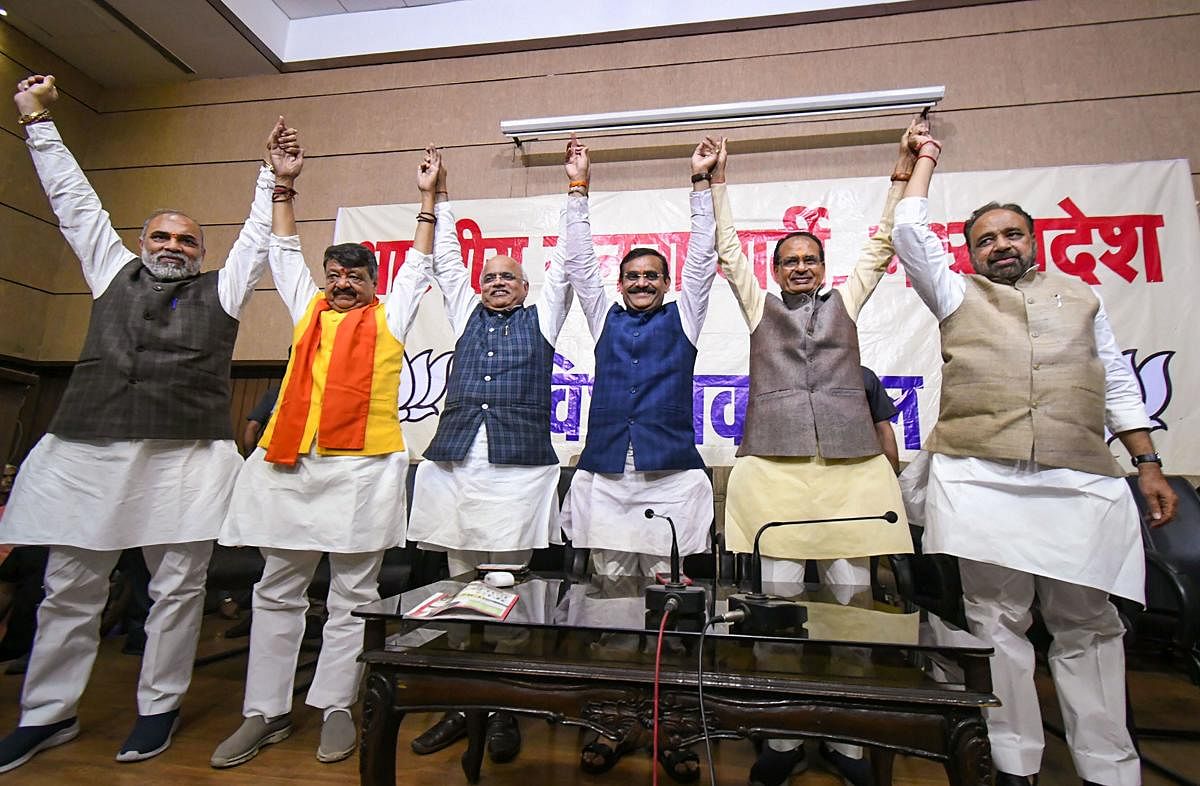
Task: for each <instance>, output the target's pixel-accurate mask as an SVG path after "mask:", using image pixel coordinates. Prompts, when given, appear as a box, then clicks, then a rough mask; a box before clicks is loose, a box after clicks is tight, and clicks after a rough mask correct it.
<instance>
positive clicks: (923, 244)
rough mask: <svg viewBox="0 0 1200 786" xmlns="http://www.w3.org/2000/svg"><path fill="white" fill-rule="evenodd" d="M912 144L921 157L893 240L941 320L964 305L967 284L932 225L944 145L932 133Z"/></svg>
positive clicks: (899, 208) (919, 136) (898, 211)
mask: <svg viewBox="0 0 1200 786" xmlns="http://www.w3.org/2000/svg"><path fill="white" fill-rule="evenodd" d="M911 145H912V146H913V147H914V148H915V149H916V150H917V158H916V161H915V163H914V164H913V169H912V175H911V176H910V177H909V179H908V184H907V185H906V186H905V187H904V198H903V199H901V200H900V204H899V205H897V206H896V228H895V229H894V230H893V232H892V236H893V243H894V244H895V246H896V255H897V256H898V257H899V258H900V264H902V265H903V266H904V272H905V273H906V274H908V279H909V281H911V282H912V286H913V290H914V291H915V292H916V293H917V295H918V296H919V297H920V298H921V300H922V301H924V303H925V305H926V306H928V307H929V310H930V311H932V312H933V316H934V317H935V318H936V319H937V320H938V321H939V322H940V321H941V320H943V319H945V318H946V317H948V316H950V315H951V314H953V313H954V311H955V310H956V309H957V308H958V307H959V306H960V305H962V300H963V294H964V292H965V291H966V286H967V285H966V282H964V281H963V280H962V278H961V277H959V276H958V275H956V274H955V273H954V271H952V270H951V269H950V265H951V264H952V263H953V262H954V259H953V258H952V257H951V256H950V254H948V253H947V252H946V250H945V249H943V248H942V241H941V239H939V238H938V236H937V235H935V234H934V233H933V230H932V229H930V228H929V201H928V199H927V197H928V195H929V181H930V180H931V179H932V178H933V168H934V166H935V165H936V164H937V160H938V156H939V155H940V154H941V149H942V146H941V145H940V144H939V143H938V142H937V141H936V140H934V139H933V138H932V137H931V136H929V135H928V132H926V133H925V134H917V135H915V136H914V137H913V138H912V141H911Z"/></svg>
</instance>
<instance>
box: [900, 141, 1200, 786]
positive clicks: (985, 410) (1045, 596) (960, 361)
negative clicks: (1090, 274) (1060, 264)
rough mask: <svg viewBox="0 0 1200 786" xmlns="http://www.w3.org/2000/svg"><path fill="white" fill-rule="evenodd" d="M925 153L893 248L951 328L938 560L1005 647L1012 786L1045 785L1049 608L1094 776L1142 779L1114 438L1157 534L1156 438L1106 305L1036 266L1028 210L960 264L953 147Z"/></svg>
mask: <svg viewBox="0 0 1200 786" xmlns="http://www.w3.org/2000/svg"><path fill="white" fill-rule="evenodd" d="M918 144H919V145H920V148H919V150H920V154H919V156H918V159H917V163H916V166H915V168H914V171H913V175H912V177H911V179H910V180H909V183H908V186H907V188H906V189H905V193H904V196H905V198H904V199H903V200H902V201H901V202H900V204H899V205H898V206H897V208H896V228H895V231H894V242H895V245H896V251H897V253H898V254H899V256H900V260H901V262H903V264H904V267H905V271H906V272H907V273H908V276H909V278H910V280H911V281H912V285H913V289H914V290H915V291H916V293H917V294H918V295H919V296H920V297H921V299H922V300H923V301H924V302H925V304H926V305H927V306H928V307H929V309H930V310H931V311H932V312H933V315H934V316H935V317H936V318H937V320H938V322H939V323H940V327H941V336H942V358H943V361H944V365H943V367H942V391H941V414H940V417H939V420H938V423H937V426H936V427H935V428H934V430H933V433H932V434H931V435H930V436H929V439H928V440H927V441H926V445H925V447H926V449H927V451H929V456H928V474H929V477H928V483H927V488H926V501H925V508H924V511H923V512H924V516H925V536H924V541H923V543H924V547H925V551H927V552H937V553H945V554H953V555H956V556H957V557H958V558H959V565H960V569H961V572H962V585H963V595H964V607H965V611H966V616H967V620H968V622H969V623H970V627H971V632H972V633H974V634H975V635H977V636H979V637H980V638H982V639H984V640H985V641H987V642H988V643H989V644H991V645H992V646H993V647H994V648H995V651H996V654H995V656H994V657H993V658H992V662H991V667H992V685H993V689H994V690H995V693H996V695H997V696H998V697H999V698H1000V700H1001V702H1002V704H1003V706H1001V707H998V708H995V709H991V710H988V711H987V720H988V736H989V738H990V739H991V745H992V756H993V759H994V761H995V762H996V767H997V769H998V770H999V774H998V777H997V784H998V786H1015V785H1016V784H1026V783H1032V782H1035V781H1036V776H1037V772H1038V770H1039V768H1040V766H1041V756H1042V748H1043V739H1042V721H1041V717H1040V713H1039V708H1038V697H1037V692H1036V690H1035V688H1034V682H1033V671H1034V651H1033V647H1032V645H1031V644H1030V643H1029V641H1028V639H1027V638H1026V636H1025V633H1026V630H1027V629H1028V628H1029V624H1030V621H1031V616H1030V606H1031V604H1032V603H1033V601H1034V598H1035V596H1036V597H1037V598H1038V600H1039V601H1040V610H1041V614H1042V618H1043V619H1044V620H1045V623H1046V627H1047V628H1048V629H1049V631H1050V633H1051V635H1052V636H1053V637H1054V643H1053V645H1052V646H1051V648H1050V655H1049V657H1050V672H1051V674H1052V675H1053V677H1054V683H1055V687H1056V688H1057V690H1058V695H1059V702H1060V703H1061V704H1062V707H1063V717H1064V720H1065V723H1066V727H1067V739H1068V743H1069V745H1070V748H1071V753H1072V757H1073V758H1074V761H1075V768H1076V770H1077V771H1078V773H1079V775H1080V777H1082V778H1083V779H1084V782H1085V784H1109V785H1110V786H1136V784H1139V783H1141V768H1140V765H1139V762H1138V756H1137V752H1136V750H1135V749H1134V747H1133V743H1132V741H1131V740H1130V738H1129V734H1128V732H1127V731H1126V728H1125V690H1124V679H1125V673H1124V672H1125V661H1124V650H1123V649H1122V642H1121V637H1122V635H1123V634H1124V632H1125V631H1124V628H1123V627H1122V625H1121V621H1120V619H1118V617H1117V612H1116V609H1115V608H1114V607H1113V605H1112V604H1111V603H1110V602H1109V600H1108V596H1109V594H1110V593H1112V594H1116V595H1120V596H1122V597H1126V598H1130V599H1132V600H1135V601H1138V602H1142V600H1143V592H1144V565H1145V559H1144V556H1143V553H1142V541H1141V536H1140V533H1139V528H1138V522H1137V508H1136V506H1135V505H1134V501H1133V497H1132V495H1131V494H1130V492H1129V489H1128V487H1127V485H1126V483H1125V479H1124V477H1123V475H1124V472H1123V470H1122V469H1121V467H1119V466H1118V465H1117V463H1116V461H1115V460H1114V459H1113V456H1112V454H1111V453H1110V451H1109V448H1108V445H1107V444H1106V443H1105V439H1104V428H1105V425H1107V426H1108V428H1109V430H1110V431H1112V433H1114V434H1116V435H1117V437H1118V438H1119V439H1120V440H1121V442H1122V444H1123V445H1124V446H1125V448H1126V449H1127V450H1128V451H1129V453H1130V454H1131V455H1132V456H1133V463H1134V465H1135V466H1136V467H1137V470H1138V486H1139V488H1140V489H1141V492H1142V494H1143V495H1144V496H1145V498H1146V500H1147V502H1148V504H1149V507H1150V511H1151V516H1152V517H1153V519H1154V520H1153V522H1152V524H1153V525H1154V526H1161V525H1163V524H1166V523H1167V522H1168V521H1170V520H1171V517H1172V516H1173V515H1174V512H1175V506H1176V502H1177V500H1176V498H1175V495H1174V493H1173V492H1172V491H1171V489H1170V486H1169V485H1168V484H1167V481H1166V478H1165V477H1164V476H1163V473H1162V466H1161V464H1162V463H1161V461H1160V460H1159V458H1158V456H1157V454H1155V452H1154V445H1153V443H1152V442H1151V440H1150V432H1149V427H1150V421H1149V419H1148V418H1147V417H1146V411H1145V407H1144V405H1143V403H1142V398H1141V391H1140V388H1139V386H1138V383H1137V380H1136V379H1135V378H1134V377H1133V375H1132V373H1131V372H1130V371H1129V370H1128V369H1127V367H1126V366H1125V365H1124V363H1123V362H1122V361H1121V352H1120V349H1119V348H1118V345H1117V343H1116V339H1115V338H1114V336H1113V333H1112V328H1111V327H1110V326H1109V323H1108V317H1107V316H1106V315H1105V312H1104V306H1103V304H1102V303H1101V302H1100V299H1099V297H1098V296H1097V295H1096V293H1095V292H1093V291H1092V290H1091V288H1090V287H1088V286H1087V285H1086V284H1084V283H1083V282H1081V281H1079V280H1077V279H1075V278H1071V277H1067V276H1063V275H1060V274H1057V273H1046V272H1043V271H1040V270H1039V269H1038V267H1037V240H1036V236H1035V235H1034V232H1033V219H1032V218H1030V216H1029V215H1028V213H1026V212H1025V211H1024V210H1023V209H1021V208H1020V207H1019V206H1017V205H1012V204H1009V205H1001V204H997V203H995V202H993V203H989V204H987V205H984V206H983V207H981V208H979V209H978V210H976V211H975V212H974V213H973V214H972V215H971V217H970V218H969V219H968V220H967V221H966V223H965V225H964V227H963V234H964V235H965V236H966V239H967V246H968V248H969V250H970V254H971V263H972V265H973V266H974V268H975V273H976V274H975V275H963V276H960V275H957V274H955V273H954V272H953V271H951V270H950V267H949V266H950V263H951V262H952V260H950V259H948V258H947V254H946V252H945V251H944V250H943V248H942V244H941V241H940V240H939V239H938V238H937V237H936V236H935V235H934V234H933V232H932V231H930V229H929V225H928V216H927V210H928V208H927V202H926V198H925V197H926V195H927V194H928V189H929V181H930V179H931V177H932V175H933V168H934V166H935V165H936V164H937V159H938V155H939V153H940V151H941V145H940V144H938V143H937V142H936V141H934V140H933V139H930V138H929V137H928V136H922V137H920V138H919V139H918Z"/></svg>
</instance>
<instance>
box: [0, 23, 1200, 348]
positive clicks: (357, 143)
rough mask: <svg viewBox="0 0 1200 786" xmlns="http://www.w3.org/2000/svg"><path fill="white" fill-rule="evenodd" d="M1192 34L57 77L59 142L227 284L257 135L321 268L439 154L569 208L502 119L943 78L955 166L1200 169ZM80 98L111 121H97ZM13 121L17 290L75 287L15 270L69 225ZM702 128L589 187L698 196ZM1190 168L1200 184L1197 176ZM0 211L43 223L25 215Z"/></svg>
mask: <svg viewBox="0 0 1200 786" xmlns="http://www.w3.org/2000/svg"><path fill="white" fill-rule="evenodd" d="M2 28H4V26H3V25H2V24H0V32H3V29H2ZM10 39H11V36H9V37H7V38H6V37H5V36H3V35H0V55H3V56H4V57H0V79H3V78H4V77H5V74H8V75H9V77H10V78H11V76H12V73H13V72H14V69H16V70H19V68H18V64H20V63H21V62H22V60H21V58H18V57H14V56H12V54H11V53H12V52H15V51H17V50H20V51H21V52H22V53H23V55H24V56H29V55H30V54H31V53H32V54H33V55H36V54H37V53H36V51H35V50H36V45H32V44H30V42H28V41H27V40H24V41H16V42H15V43H14V42H12V41H11V40H10ZM1198 39H1200V7H1198V6H1197V5H1196V3H1195V2H1194V0H1147V2H1142V3H1138V4H1129V3H1126V2H1123V1H1122V0H1092V1H1090V2H1084V1H1083V0H1027V1H1026V2H1013V3H995V4H989V5H980V6H974V7H968V8H958V9H949V10H943V11H936V12H917V13H911V12H910V13H901V14H896V15H889V16H882V17H877V18H871V19H861V20H846V21H839V22H823V23H817V24H810V25H792V26H779V27H776V28H771V29H761V30H746V31H740V32H729V33H721V34H715V35H693V36H682V37H675V38H663V39H652V40H644V41H631V42H626V43H619V44H603V45H588V46H578V47H571V48H556V49H545V50H542V51H536V52H525V53H514V54H503V55H485V56H474V57H463V58H455V59H440V60H430V61H424V62H414V63H401V64H392V65H384V66H367V67H360V68H343V69H333V70H328V71H317V72H307V73H300V74H288V75H282V76H270V77H252V78H244V79H224V80H205V81H197V82H191V83H187V84H179V85H168V86H153V87H146V88H143V89H136V90H120V91H107V92H105V91H101V90H98V89H96V88H95V87H94V86H90V85H86V84H85V85H84V86H83V87H82V88H80V90H78V91H76V90H74V86H73V85H71V84H69V83H70V81H71V79H74V78H75V77H74V76H72V77H71V79H68V78H66V77H64V79H62V80H61V82H62V83H63V86H64V89H67V90H70V91H71V95H72V98H71V99H68V101H66V102H65V103H64V107H63V112H64V113H65V115H64V122H63V127H64V135H65V136H66V137H67V141H68V144H70V145H71V147H72V149H73V150H75V152H76V153H77V155H79V157H80V160H81V161H83V162H84V164H85V167H86V169H87V171H88V174H89V177H90V178H91V180H92V182H93V183H94V184H95V185H96V188H97V190H98V192H99V193H100V194H101V197H102V200H103V202H104V204H105V206H106V207H107V208H108V209H109V210H110V211H111V213H112V215H113V219H114V223H115V224H116V225H117V226H118V228H120V230H121V234H122V237H123V238H124V239H125V240H126V242H127V243H131V244H135V243H136V235H137V231H136V230H137V228H139V227H140V225H141V222H142V220H143V219H144V217H145V216H146V214H147V213H149V212H150V211H151V210H154V209H156V208H158V207H162V206H164V205H170V206H175V207H178V208H180V209H183V210H185V211H187V212H189V213H190V214H191V215H193V216H194V217H195V218H197V219H198V220H199V221H200V222H201V223H202V224H204V225H205V227H206V232H207V237H208V252H209V254H208V256H209V259H210V263H209V264H210V266H215V265H217V264H219V263H220V261H221V260H222V259H223V258H224V256H225V253H226V251H227V249H228V247H229V245H230V244H231V243H232V242H233V238H234V237H235V235H236V233H237V230H238V228H239V227H240V225H241V222H242V221H243V220H244V218H245V216H246V210H247V205H248V203H249V199H250V188H251V184H252V182H253V178H254V172H255V167H254V164H253V162H254V161H256V160H257V158H258V156H259V155H260V153H261V147H262V141H263V137H264V136H265V134H266V132H267V130H268V129H269V127H270V125H271V123H272V122H273V120H274V118H275V117H276V116H277V115H278V114H280V113H285V114H286V115H287V116H288V118H289V120H290V121H291V122H292V123H293V124H295V125H297V126H298V127H300V128H301V130H302V132H303V134H304V140H303V141H304V144H305V146H306V148H307V152H308V157H309V161H308V165H307V167H306V170H305V174H304V176H303V177H302V180H301V182H300V183H299V190H300V193H301V197H300V199H299V200H298V201H297V205H296V207H297V213H298V217H299V218H300V220H301V224H300V232H301V235H302V239H303V241H304V244H305V248H306V250H307V252H308V253H307V254H306V257H307V261H308V263H309V265H310V267H311V268H313V269H314V270H316V269H318V267H319V261H320V260H319V258H318V257H319V254H320V249H321V248H323V247H324V245H326V244H327V243H328V242H329V241H330V239H331V237H332V228H333V220H334V218H335V216H336V211H337V208H339V207H342V206H352V205H361V204H381V203H389V202H411V201H414V200H415V199H416V189H415V186H414V184H413V182H412V181H413V172H414V171H415V168H416V166H417V163H418V161H419V159H420V152H419V151H420V148H421V146H422V145H424V143H425V142H426V141H434V142H436V143H437V144H440V145H443V146H446V148H447V149H446V157H447V162H448V164H449V166H450V173H451V180H450V185H451V192H452V195H453V196H455V197H457V198H503V197H510V196H524V195H533V194H547V193H560V192H561V191H562V187H563V182H562V181H563V175H562V171H561V164H560V163H559V159H560V153H559V151H560V149H561V146H562V143H561V142H534V143H529V144H527V145H526V147H525V148H524V150H523V151H519V150H517V149H516V148H515V147H513V146H512V145H511V144H510V143H508V142H506V141H505V140H504V139H503V138H502V137H501V136H500V134H499V132H498V127H497V124H498V122H499V120H500V119H502V118H517V117H531V116H536V115H541V114H568V113H574V112H586V111H606V110H615V109H621V108H630V107H632V106H653V105H661V106H667V105H677V104H681V103H692V102H694V103H707V102H714V101H722V100H740V99H747V98H757V97H779V96H782V95H801V94H816V93H826V92H838V91H847V90H860V89H876V88H883V87H894V86H908V85H918V84H938V83H944V84H946V85H947V99H946V101H945V102H944V103H943V104H942V105H941V107H940V110H939V112H938V114H937V122H938V133H939V135H940V136H941V137H942V138H943V139H944V140H945V142H946V153H945V156H944V158H943V163H942V171H967V170H989V169H1007V168H1017V167H1032V166H1053V165H1060V164H1078V163H1104V162H1120V161H1134V160H1146V159H1162V158H1187V159H1190V160H1191V161H1192V162H1200V141H1198V139H1197V137H1196V135H1195V133H1194V129H1195V128H1197V127H1200V98H1198V97H1200V89H1198V88H1197V87H1196V86H1197V85H1200V58H1198V57H1196V55H1195V47H1194V43H1193V42H1194V41H1195V40H1198ZM5 57H7V59H8V62H6V61H5V59H4V58H5ZM75 97H79V100H77V101H76V100H75ZM85 102H98V104H95V105H98V106H100V107H101V109H102V111H101V112H100V113H99V114H97V115H94V116H90V115H89V112H90V110H89V109H88V108H87V106H86V105H85ZM3 117H4V116H3V115H0V162H3V163H0V232H4V231H5V230H10V232H11V233H12V234H14V236H15V235H17V234H20V235H21V236H22V238H29V239H28V240H27V241H26V240H17V239H15V237H14V239H13V240H6V241H0V255H3V256H4V258H3V259H0V279H2V278H9V279H12V280H15V281H19V282H25V283H30V284H32V285H36V286H39V287H41V288H42V289H45V290H46V291H48V292H78V291H80V289H79V287H80V284H81V282H80V280H79V278H78V273H77V271H74V272H73V271H72V265H73V264H74V261H73V259H72V258H71V257H69V252H66V255H64V252H63V251H62V249H63V248H65V247H64V246H63V245H62V244H61V241H58V246H59V249H60V250H59V252H58V253H59V255H60V259H59V262H58V263H57V264H56V266H55V267H54V274H53V275H50V274H49V273H48V272H47V271H41V270H39V271H36V272H34V273H29V274H22V273H21V271H22V269H23V267H22V266H23V263H22V262H21V261H20V260H17V259H13V258H12V256H13V255H15V254H18V253H20V247H21V246H22V245H24V244H25V243H26V242H31V243H39V244H42V245H44V244H49V243H52V242H53V241H52V239H51V238H50V237H49V233H48V232H47V230H46V228H44V227H43V228H34V227H32V226H31V225H30V222H34V221H37V220H39V219H40V220H42V221H43V222H45V223H46V224H47V227H49V226H53V219H52V218H51V217H50V216H49V212H48V210H47V208H46V204H45V198H44V197H43V196H42V194H41V192H40V188H39V187H38V185H37V183H36V181H35V180H34V179H33V175H32V168H31V167H30V166H29V164H28V156H27V154H26V153H25V151H24V150H23V146H22V144H21V140H20V138H18V136H17V135H16V134H15V133H13V129H12V128H10V126H11V120H8V121H5V120H3V119H2V118H3ZM80 117H82V118H83V120H82V121H80V119H79V118H80ZM6 123H8V125H6ZM905 123H906V118H905V117H904V116H901V115H893V116H882V117H872V118H858V119H850V120H833V121H829V120H814V121H808V122H783V123H778V124H774V125H767V126H759V127H743V128H732V129H726V130H725V131H726V132H727V133H728V134H729V135H730V136H731V137H732V138H733V140H734V141H733V143H732V145H731V150H732V152H733V153H734V159H733V161H732V162H731V164H730V178H731V180H732V181H734V182H739V183H753V182H763V181H773V180H780V179H793V178H794V179H803V178H833V177H848V176H870V175H879V176H883V175H885V174H886V173H887V172H888V171H890V168H891V165H892V161H893V156H894V153H893V150H894V145H895V139H896V138H897V137H898V135H899V132H900V129H902V128H903V126H904V125H905ZM699 133H700V132H696V131H692V132H658V133H646V134H641V135H628V136H613V137H603V138H595V139H592V140H589V142H590V144H591V146H592V149H593V158H594V161H595V162H596V165H595V167H594V178H593V185H594V189H595V190H596V191H613V190H626V189H642V188H662V187H676V186H677V187H681V188H683V187H686V173H687V169H686V163H685V159H686V157H687V155H688V153H689V152H690V149H691V147H692V146H693V145H694V144H695V139H696V138H697V137H698V136H699ZM1193 172H1195V173H1196V176H1195V179H1196V182H1197V184H1198V185H1200V169H1198V165H1197V164H1195V163H1194V164H1193ZM998 195H1002V194H998ZM1008 196H1011V197H1016V198H1019V196H1020V195H1008ZM5 206H8V208H7V210H8V213H10V214H15V215H19V212H20V211H24V212H27V213H29V214H30V216H33V218H30V217H28V216H22V217H21V219H20V220H18V219H17V218H16V217H15V215H10V214H6V212H5V211H6V207H5ZM39 238H41V240H39ZM131 247H135V246H133V245H131ZM40 252H41V248H40V245H39V253H40ZM50 253H51V254H52V253H53V252H50ZM68 261H69V262H71V264H66V262H68ZM21 275H25V276H26V277H25V278H21V277H20V276H21ZM271 286H272V284H271V281H270V278H269V276H268V277H265V278H264V279H263V281H262V282H260V284H259V288H260V289H261V290H264V291H261V292H259V293H258V295H256V297H255V299H254V300H253V301H252V303H251V305H250V307H249V309H248V311H247V313H246V315H245V317H244V325H243V330H242V333H241V336H240V338H239V341H238V345H237V352H236V355H235V357H236V358H238V359H239V360H247V361H262V360H271V359H279V358H281V357H282V347H283V346H284V345H286V341H287V335H288V333H289V328H290V326H289V324H288V319H287V316H286V314H285V313H284V312H283V309H282V306H281V305H280V304H279V301H278V298H276V297H274V295H273V294H272V293H271V292H270V291H269V290H270V288H271ZM5 297H7V298H8V299H9V301H12V300H13V299H14V296H13V295H11V294H8V295H5ZM16 299H19V298H16ZM50 300H52V301H55V303H56V305H55V307H54V309H53V315H54V316H53V320H52V324H53V327H54V331H55V334H54V335H53V336H47V337H45V339H44V340H42V341H41V342H40V343H39V346H40V347H41V348H42V351H44V352H45V353H47V354H46V358H47V359H49V358H54V359H64V358H67V359H69V358H71V357H73V354H74V352H75V351H77V346H78V344H79V343H80V342H81V340H82V330H83V326H84V325H86V311H87V299H86V298H82V297H79V296H72V295H62V296H55V297H51V298H50ZM48 324H50V323H48ZM8 330H11V328H8V327H7V326H4V325H0V352H3V351H4V349H3V348H4V347H10V346H13V345H15V344H17V343H20V341H19V339H17V338H16V337H11V336H6V335H4V333H5V332H6V331H8ZM72 330H78V331H79V333H78V335H75V336H72V335H70V332H71V331H72ZM27 343H28V342H27ZM27 343H26V345H27Z"/></svg>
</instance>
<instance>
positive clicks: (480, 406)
mask: <svg viewBox="0 0 1200 786" xmlns="http://www.w3.org/2000/svg"><path fill="white" fill-rule="evenodd" d="M479 408H480V409H487V408H488V405H487V404H480V405H479Z"/></svg>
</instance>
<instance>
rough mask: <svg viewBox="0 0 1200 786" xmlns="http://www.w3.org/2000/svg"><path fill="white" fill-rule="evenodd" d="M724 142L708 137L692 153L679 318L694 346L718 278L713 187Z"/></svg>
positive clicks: (680, 280)
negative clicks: (688, 231)
mask: <svg viewBox="0 0 1200 786" xmlns="http://www.w3.org/2000/svg"><path fill="white" fill-rule="evenodd" d="M724 141H725V140H724V139H723V138H721V139H717V138H714V137H705V138H704V139H703V140H701V142H700V144H698V145H696V149H695V150H694V151H692V158H691V170H692V193H691V195H690V196H689V199H690V200H691V212H692V227H691V237H690V238H689V239H688V253H687V259H686V260H684V263H683V271H682V272H681V273H680V275H679V318H680V322H681V323H682V325H683V332H684V335H686V336H687V337H688V340H689V341H691V342H692V345H693V346H694V345H695V344H696V342H698V341H699V340H700V330H701V328H703V327H704V319H705V317H706V316H708V296H709V293H710V292H712V284H713V279H714V278H716V277H717V240H716V220H715V218H714V217H713V201H712V189H711V188H710V187H709V185H710V183H711V181H712V172H713V170H714V169H715V168H716V166H717V158H718V156H719V155H720V152H721V145H722V143H723V142H724Z"/></svg>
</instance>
